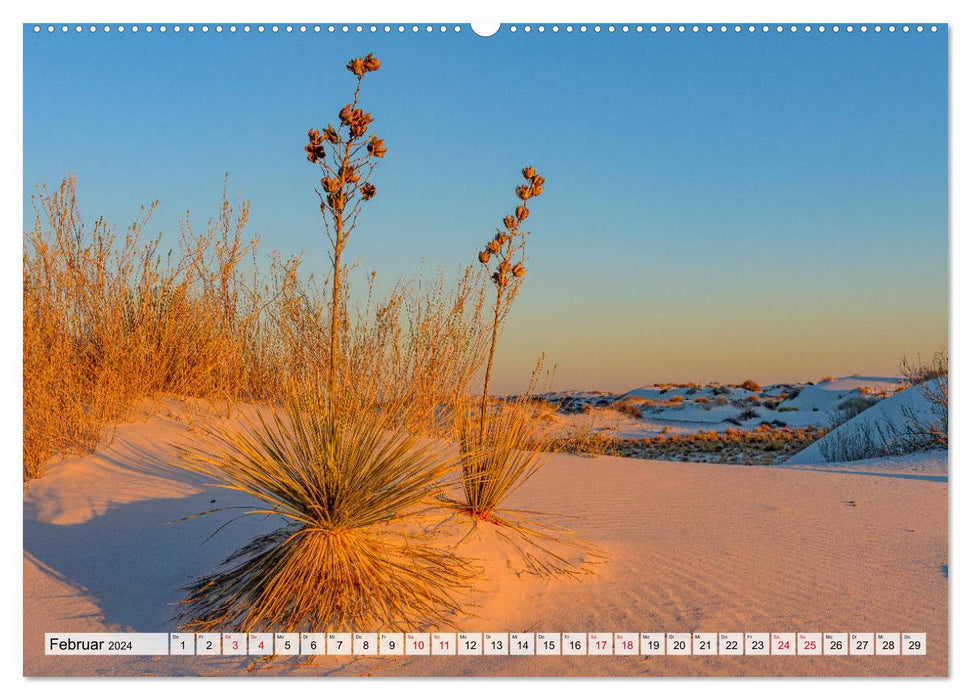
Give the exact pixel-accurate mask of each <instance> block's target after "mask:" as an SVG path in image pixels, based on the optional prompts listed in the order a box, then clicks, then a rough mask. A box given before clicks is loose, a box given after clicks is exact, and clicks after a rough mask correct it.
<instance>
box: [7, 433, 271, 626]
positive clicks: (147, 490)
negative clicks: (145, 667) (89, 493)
mask: <svg viewBox="0 0 971 700" xmlns="http://www.w3.org/2000/svg"><path fill="white" fill-rule="evenodd" d="M97 456H98V457H99V458H100V459H99V461H100V462H103V463H105V464H106V465H107V466H108V467H109V468H110V469H111V471H112V472H114V471H115V470H117V473H116V476H117V477H118V479H117V480H118V481H119V482H125V481H129V480H130V481H131V488H130V489H125V488H124V484H122V491H126V492H125V493H119V494H116V495H117V496H118V497H119V498H121V499H122V502H119V501H118V500H114V501H112V494H111V493H108V494H106V498H107V502H106V503H98V504H94V505H93V507H92V509H91V511H92V512H90V513H89V514H88V515H87V517H85V516H84V515H82V516H81V517H84V518H85V519H84V520H83V522H75V523H71V524H54V523H51V522H49V520H50V518H48V517H45V516H44V514H43V510H44V506H45V505H46V504H44V503H43V502H38V500H37V499H25V502H24V551H25V555H26V556H27V557H28V559H29V560H30V561H32V562H33V563H34V564H35V565H36V566H38V567H39V568H41V569H42V570H44V571H45V572H46V573H48V574H49V575H51V576H53V577H54V578H55V579H56V580H59V581H62V582H64V583H67V584H69V585H71V586H74V587H77V588H78V589H79V590H80V591H81V593H82V594H83V595H86V596H90V597H91V598H92V599H93V600H94V602H95V603H96V604H97V606H98V608H99V609H100V611H101V613H100V617H101V619H100V620H98V622H99V623H103V624H104V625H106V626H109V627H111V626H118V627H119V628H120V629H123V630H134V631H142V632H156V631H162V630H176V629H177V625H176V622H175V615H176V613H177V607H176V604H177V603H178V602H179V600H180V599H181V598H182V597H183V595H184V594H183V591H182V589H183V588H184V587H185V586H186V585H188V584H189V583H190V580H191V577H192V576H194V575H199V574H202V573H203V572H204V571H205V570H206V569H208V568H210V567H211V566H212V565H213V564H214V563H216V562H219V561H221V560H223V559H225V558H226V557H227V556H229V555H230V554H231V553H232V552H233V551H234V550H235V549H236V548H237V547H238V546H239V543H240V542H245V541H247V540H248V539H252V538H254V537H257V536H259V535H262V534H264V533H266V532H270V531H272V530H273V529H274V528H275V527H278V526H279V520H280V519H279V518H272V517H250V518H241V519H239V520H237V521H235V522H232V523H230V524H228V525H227V526H226V527H225V528H224V529H222V530H221V531H220V532H219V533H218V534H215V536H213V533H214V530H215V529H216V527H217V526H216V525H214V524H213V522H212V521H211V520H210V521H209V522H205V519H202V518H192V519H185V516H186V514H188V513H200V512H203V511H207V510H211V509H212V508H214V507H216V506H219V507H234V506H235V507H240V508H245V507H248V506H250V505H252V503H253V501H252V500H251V499H248V498H246V497H244V496H241V495H239V494H233V493H230V492H227V491H226V490H225V489H220V488H217V487H214V486H205V485H203V480H202V479H199V478H196V477H192V476H190V475H187V474H186V473H185V472H184V471H182V470H179V469H177V468H175V467H171V466H169V465H168V460H167V459H166V454H165V452H163V451H158V452H154V453H152V452H149V451H147V450H145V449H144V448H140V447H138V446H135V445H131V444H126V443H125V442H124V441H119V442H118V443H116V445H115V446H114V447H113V448H112V449H110V450H103V451H99V452H98V453H97ZM132 477H134V478H132ZM146 479H150V480H156V481H157V482H164V481H169V480H171V481H172V484H173V486H179V485H181V490H182V491H183V492H188V493H186V495H184V496H181V497H178V496H176V497H167V498H157V497H153V496H152V494H151V484H152V481H146ZM176 482H178V483H176ZM110 483H111V482H109V485H108V486H106V488H107V489H109V490H110V489H111V488H112V487H111V485H110ZM146 484H148V486H146ZM125 500H127V501H128V502H123V501H125ZM99 511H102V512H99ZM239 512H244V511H242V510H240V511H239ZM75 519H76V518H75ZM226 520H227V521H229V518H226ZM210 538H211V539H210ZM207 540H208V541H207Z"/></svg>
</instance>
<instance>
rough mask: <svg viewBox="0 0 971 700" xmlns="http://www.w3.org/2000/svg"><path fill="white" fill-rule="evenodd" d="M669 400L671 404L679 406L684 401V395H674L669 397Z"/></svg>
mask: <svg viewBox="0 0 971 700" xmlns="http://www.w3.org/2000/svg"><path fill="white" fill-rule="evenodd" d="M667 402H668V403H669V404H672V405H675V406H677V405H678V404H681V403H684V397H683V396H672V397H671V398H670V399H668V401H667Z"/></svg>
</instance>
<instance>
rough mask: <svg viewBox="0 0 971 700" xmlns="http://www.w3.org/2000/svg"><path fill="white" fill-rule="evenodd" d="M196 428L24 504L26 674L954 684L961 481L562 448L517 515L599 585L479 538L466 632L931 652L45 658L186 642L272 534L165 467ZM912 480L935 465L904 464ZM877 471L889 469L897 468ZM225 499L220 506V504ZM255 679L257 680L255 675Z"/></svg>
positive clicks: (129, 437) (130, 447)
mask: <svg viewBox="0 0 971 700" xmlns="http://www.w3.org/2000/svg"><path fill="white" fill-rule="evenodd" d="M191 437H192V433H191V432H190V431H189V430H187V428H186V426H185V424H184V423H183V422H181V421H179V420H173V419H162V418H153V419H151V420H149V421H147V422H145V423H140V424H133V425H126V426H122V427H121V428H120V429H119V431H118V434H117V436H116V438H115V440H114V442H113V444H112V445H111V446H109V447H106V448H103V449H100V450H99V451H98V452H97V453H96V454H93V455H89V456H87V457H84V458H74V459H69V460H64V461H62V462H60V463H58V464H55V465H53V466H52V467H51V469H50V470H49V472H48V474H47V475H46V476H44V477H43V478H42V479H41V480H39V481H37V482H35V483H33V484H32V485H30V487H29V488H28V489H26V490H25V492H24V672H25V674H27V675H32V676H33V675H53V676H61V675H66V676H70V675H146V674H162V675H188V674H202V675H234V674H244V673H257V674H286V675H325V674H337V675H364V674H376V675H402V676H412V675H449V676H451V675H461V676H470V675H540V676H550V675H583V676H586V675H595V676H596V675H678V676H680V675H846V676H858V675H891V676H897V675H904V676H911V675H918V676H919V675H943V674H946V673H947V651H948V648H947V644H948V640H947V583H948V582H947V578H946V569H944V568H942V567H944V566H946V564H947V489H948V485H947V483H946V481H941V480H937V481H930V480H920V479H913V478H893V477H888V476H877V475H873V474H860V473H852V474H851V473H839V472H836V471H833V472H828V473H827V472H823V471H815V470H808V469H806V468H800V467H798V466H797V465H793V466H790V467H785V468H778V467H743V466H728V465H710V464H682V463H671V462H652V461H646V460H628V459H622V458H613V457H599V458H585V457H579V456H571V455H558V456H556V457H553V458H552V459H551V460H550V461H549V463H548V464H547V465H546V466H545V467H544V468H543V469H542V470H541V471H540V472H539V473H538V474H537V476H536V477H535V478H534V479H533V480H532V481H531V482H529V483H528V484H527V485H526V486H525V487H524V488H522V489H521V490H520V491H519V492H518V493H517V494H516V495H515V498H514V503H513V504H511V505H512V506H514V507H520V508H530V509H532V510H538V511H543V512H546V513H551V514H562V515H569V516H574V517H573V518H572V519H560V522H563V523H564V524H567V525H569V526H571V527H573V528H574V529H575V530H576V531H577V533H578V534H579V535H580V536H581V537H583V538H585V539H586V540H588V541H590V542H591V543H593V544H594V545H596V546H597V547H599V548H600V549H601V550H603V552H604V553H605V554H606V556H607V561H606V562H604V563H603V564H601V565H599V567H598V569H597V572H596V574H594V575H589V576H584V577H581V578H580V579H578V580H570V579H556V580H549V579H541V578H538V577H535V576H532V575H530V574H527V573H525V572H523V571H522V570H521V566H520V565H519V563H518V561H517V560H516V559H515V557H513V556H511V553H510V552H508V551H506V550H504V549H503V548H502V547H501V546H500V545H498V544H497V543H496V542H495V541H493V540H492V539H491V538H490V537H488V533H485V536H483V537H479V536H472V537H470V538H468V540H466V542H465V544H464V545H463V553H464V554H468V555H471V556H476V557H479V558H480V559H482V560H483V563H484V565H486V568H487V571H488V576H487V579H485V580H483V581H482V582H481V583H480V585H479V587H478V590H477V591H476V592H475V593H474V594H470V596H469V598H468V600H467V603H468V604H469V614H467V615H465V616H464V617H459V618H456V619H455V628H456V629H460V630H468V631H553V632H563V631H633V632H642V631H688V632H691V631H712V632H719V631H760V632H762V631H764V632H770V631H820V632H824V631H916V632H926V633H927V642H928V645H927V646H928V655H927V656H925V657H818V658H816V657H810V658H806V657H803V658H797V657H743V658H732V657H673V656H669V657H651V658H646V657H608V658H604V657H449V658H441V657H431V658H414V657H406V658H400V659H396V660H395V659H389V658H378V659H374V658H372V659H367V658H359V659H354V658H350V657H316V658H314V659H313V660H312V661H310V662H306V661H304V660H302V659H299V658H285V657H284V658H281V659H279V660H277V661H274V662H273V663H270V664H261V663H257V662H256V660H255V657H249V658H239V657H224V658H218V657H217V658H212V657H209V658H206V657H197V658H189V657H158V658H151V657H63V656H62V657H46V656H44V654H43V634H44V632H51V631H75V632H85V631H114V630H128V631H146V632H148V631H171V630H175V629H176V626H175V624H174V622H173V621H172V620H173V616H174V615H175V613H176V612H177V606H176V605H175V604H176V603H177V601H178V600H179V598H180V590H179V589H180V587H181V586H184V585H185V584H186V583H188V581H189V579H190V578H191V577H193V576H197V575H200V574H203V573H205V572H206V571H208V570H210V569H211V568H212V567H213V566H215V565H216V564H217V563H218V562H219V561H220V560H221V559H222V558H223V557H224V556H226V555H227V554H228V553H229V552H231V551H232V550H234V549H235V548H236V547H237V546H238V545H240V544H241V543H243V542H245V541H246V539H247V538H249V537H251V536H252V535H254V534H255V533H257V532H261V531H265V530H267V529H269V528H270V527H271V526H272V524H273V523H270V522H267V521H265V520H263V519H258V518H252V519H244V520H241V521H238V522H236V523H234V524H232V525H230V526H229V527H227V528H225V529H224V530H223V531H222V532H221V533H220V534H219V535H217V536H216V537H214V538H213V539H211V540H209V541H206V538H207V537H208V536H209V535H210V534H211V533H212V532H213V530H215V528H216V527H217V526H218V525H220V524H221V523H222V522H224V521H225V520H227V519H228V518H229V517H231V516H229V515H225V514H218V515H212V516H206V517H200V518H194V519H191V520H182V518H184V517H185V516H188V515H191V514H193V513H197V512H200V511H203V510H207V509H209V508H213V507H217V506H226V505H232V504H239V503H242V501H241V499H240V497H238V496H233V495H232V494H230V493H228V492H226V491H224V490H221V489H217V488H213V487H210V486H206V485H204V484H202V483H201V482H199V481H198V480H197V479H194V478H190V477H187V475H185V474H183V473H182V472H180V471H178V470H175V469H173V468H172V467H170V466H168V465H169V463H170V461H171V456H172V453H173V451H172V447H171V446H170V444H171V443H173V442H177V441H179V440H187V439H191ZM895 469H896V476H904V477H907V476H912V475H914V474H920V473H922V472H920V469H921V467H918V466H914V465H911V466H910V467H908V466H907V465H906V464H897V466H896V467H895ZM873 470H874V471H876V472H886V471H890V468H889V467H888V466H887V465H886V464H884V465H881V464H876V465H873ZM212 501H215V503H213V502H212ZM248 669H250V670H248Z"/></svg>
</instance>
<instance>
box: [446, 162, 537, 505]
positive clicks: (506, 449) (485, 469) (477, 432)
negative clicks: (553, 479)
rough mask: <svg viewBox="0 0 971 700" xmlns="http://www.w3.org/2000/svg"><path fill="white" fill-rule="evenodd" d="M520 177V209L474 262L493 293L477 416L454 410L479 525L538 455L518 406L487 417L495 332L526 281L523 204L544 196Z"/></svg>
mask: <svg viewBox="0 0 971 700" xmlns="http://www.w3.org/2000/svg"><path fill="white" fill-rule="evenodd" d="M522 174H523V178H524V180H525V184H521V185H518V186H517V187H516V190H515V191H516V197H517V198H518V199H519V200H520V201H521V204H520V205H518V206H517V207H516V209H515V211H514V212H513V213H512V214H510V215H508V216H506V217H505V218H504V219H503V221H502V223H503V228H502V229H497V230H496V234H495V236H494V237H493V238H492V240H490V241H488V242H487V243H486V245H485V249H484V250H482V251H480V252H479V253H478V256H477V257H478V260H479V262H480V263H482V265H483V266H484V267H485V268H486V270H487V271H488V272H490V273H491V275H490V279H491V281H492V284H493V287H494V288H495V303H494V304H493V313H492V333H491V340H490V343H489V352H488V355H487V360H486V367H485V377H484V380H483V384H482V395H481V396H480V397H479V405H478V413H477V415H475V413H476V412H475V411H474V410H473V408H472V405H471V401H464V402H463V400H462V399H461V398H460V399H459V402H458V403H459V405H458V406H457V407H456V414H457V415H458V416H459V417H458V418H457V419H456V423H457V427H458V431H459V446H460V452H461V454H462V489H463V492H464V495H465V504H464V507H465V509H466V510H467V511H468V513H469V514H470V515H472V516H473V517H475V518H480V519H483V520H495V519H496V518H497V516H496V513H495V511H496V509H498V508H499V507H500V505H501V504H502V502H503V501H505V500H506V499H507V498H508V497H509V495H510V494H511V493H512V492H513V491H515V490H516V489H517V488H518V487H519V486H520V485H522V483H523V482H524V481H526V480H527V479H528V478H529V477H530V476H532V474H533V473H534V472H535V471H536V469H537V468H538V466H539V464H540V453H539V452H538V451H536V450H533V449H531V448H530V446H531V445H534V444H535V443H536V437H537V436H536V431H537V429H538V427H539V423H538V421H536V420H535V419H533V420H530V416H531V414H530V413H529V412H527V411H523V410H520V409H521V408H522V407H521V406H519V405H518V404H507V405H506V406H505V407H503V408H504V410H500V411H498V412H497V411H490V404H489V384H490V381H491V378H492V364H493V360H494V358H495V354H496V346H497V344H498V341H499V332H500V329H501V327H502V324H503V321H504V319H505V315H506V313H507V312H508V310H509V306H510V304H512V301H513V300H514V299H515V297H516V294H517V293H518V291H519V287H520V285H521V284H522V281H523V278H524V277H525V275H526V267H525V262H526V238H527V236H528V235H529V232H528V231H526V230H525V228H524V227H523V222H525V221H526V218H527V217H528V216H529V209H528V208H527V207H526V204H527V203H528V202H529V200H530V199H531V198H533V197H538V196H539V195H540V194H542V193H543V184H544V179H543V177H542V176H540V175H538V174H537V173H536V170H535V169H534V168H533V167H531V166H529V167H526V168H523V172H522ZM534 379H535V374H534Z"/></svg>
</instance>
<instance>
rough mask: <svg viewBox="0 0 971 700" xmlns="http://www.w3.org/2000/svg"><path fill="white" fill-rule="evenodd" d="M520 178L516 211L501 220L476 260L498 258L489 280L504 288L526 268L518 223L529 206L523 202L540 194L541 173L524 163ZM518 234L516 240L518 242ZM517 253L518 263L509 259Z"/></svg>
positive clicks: (523, 232)
mask: <svg viewBox="0 0 971 700" xmlns="http://www.w3.org/2000/svg"><path fill="white" fill-rule="evenodd" d="M523 179H524V180H525V183H523V184H521V185H517V186H516V190H515V192H516V197H517V198H518V199H520V200H521V201H522V204H520V205H519V206H517V207H516V210H515V211H514V212H513V213H512V214H510V215H508V216H506V217H505V218H504V219H503V220H502V225H503V227H504V230H498V231H497V233H496V235H495V237H494V238H493V239H492V240H491V241H489V242H488V243H486V245H485V250H482V251H479V253H478V256H477V257H478V260H479V262H480V263H482V264H483V265H487V266H488V265H489V262H490V260H491V259H492V257H493V256H496V257H498V258H499V261H498V263H497V264H496V268H495V270H494V271H493V273H492V282H493V283H494V284H495V285H496V287H498V288H499V289H500V290H502V289H504V288H505V287H506V286H507V285H508V284H509V282H510V281H511V278H510V275H512V278H517V279H518V278H521V277H523V276H524V275H525V274H526V267H525V266H524V265H523V261H524V260H525V249H526V242H525V237H526V235H527V232H526V231H522V230H520V226H521V224H522V223H523V221H525V220H526V219H527V217H529V209H528V208H527V206H526V204H527V202H529V200H530V199H532V198H533V197H538V196H539V195H541V194H543V183H544V182H545V180H544V179H543V177H542V176H540V175H537V174H536V170H535V168H533V167H532V166H527V167H525V168H523ZM517 237H518V241H517ZM517 254H518V255H519V258H520V259H519V262H517V263H515V264H513V263H512V262H511V260H512V258H513V257H514V256H516V255H517Z"/></svg>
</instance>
